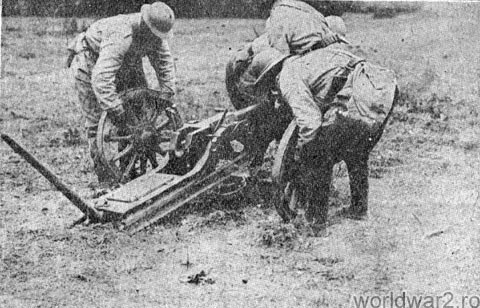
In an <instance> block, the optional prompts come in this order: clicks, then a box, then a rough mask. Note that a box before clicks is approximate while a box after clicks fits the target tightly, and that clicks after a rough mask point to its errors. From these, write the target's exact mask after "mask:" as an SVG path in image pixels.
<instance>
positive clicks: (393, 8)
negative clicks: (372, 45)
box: [347, 1, 423, 19]
mask: <svg viewBox="0 0 480 308" xmlns="http://www.w3.org/2000/svg"><path fill="white" fill-rule="evenodd" d="M422 6H423V4H422V3H421V2H410V1H352V2H351V5H350V7H349V8H348V9H347V10H348V11H349V12H352V13H363V14H373V18H376V19H380V18H393V17H395V16H398V15H400V14H410V13H414V12H416V11H418V10H420V9H421V8H422Z"/></svg>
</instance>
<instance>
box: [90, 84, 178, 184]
mask: <svg viewBox="0 0 480 308" xmlns="http://www.w3.org/2000/svg"><path fill="white" fill-rule="evenodd" d="M136 91H147V92H143V93H141V95H140V96H141V97H140V98H139V96H138V95H136V96H135V95H134V96H132V98H131V99H128V97H127V98H124V109H125V121H124V122H123V123H118V124H117V125H114V123H113V122H112V120H111V119H110V117H109V116H107V113H106V112H103V113H102V116H101V118H100V122H99V127H98V131H97V147H98V150H99V153H100V159H101V162H102V164H103V165H104V167H105V168H106V169H107V170H108V171H109V173H110V174H111V177H112V180H114V181H115V182H120V183H125V182H128V181H130V180H132V179H134V178H136V177H138V176H141V175H143V174H145V173H146V172H147V171H149V170H151V169H156V168H159V167H160V168H161V167H162V166H165V164H166V163H167V162H168V159H169V157H168V147H169V145H170V139H171V137H172V133H173V132H174V131H175V130H177V129H179V128H180V127H181V125H182V122H181V118H180V116H179V114H178V112H177V111H176V109H175V108H174V107H173V106H172V104H171V103H170V102H169V101H168V100H164V99H162V98H159V97H158V93H155V92H156V91H153V90H148V89H142V90H136ZM127 94H128V93H127Z"/></svg>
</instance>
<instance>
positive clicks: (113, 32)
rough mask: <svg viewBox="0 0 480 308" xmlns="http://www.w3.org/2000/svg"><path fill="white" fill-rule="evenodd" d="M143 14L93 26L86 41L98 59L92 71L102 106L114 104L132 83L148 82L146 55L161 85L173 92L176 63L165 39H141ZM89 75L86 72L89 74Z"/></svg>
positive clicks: (100, 21) (108, 19) (112, 18)
mask: <svg viewBox="0 0 480 308" xmlns="http://www.w3.org/2000/svg"><path fill="white" fill-rule="evenodd" d="M140 21H141V16H140V13H134V14H129V15H118V16H114V17H109V18H105V19H101V20H98V21H96V22H95V23H93V24H92V25H91V26H90V27H89V28H88V30H87V31H86V33H85V40H86V43H87V45H88V47H89V48H90V49H91V50H92V53H93V54H94V55H95V57H97V59H96V61H95V65H94V66H93V68H92V70H91V83H92V87H93V90H94V92H95V95H96V96H97V98H98V99H99V101H100V104H101V105H103V106H112V105H115V101H116V100H117V98H118V94H117V93H118V92H119V91H121V90H126V88H129V86H128V83H129V82H130V81H131V80H135V79H142V78H143V80H145V76H144V73H143V66H142V58H143V57H144V56H147V57H148V59H149V61H150V64H151V65H152V67H153V68H154V70H155V72H156V75H157V78H158V81H159V83H160V84H163V85H165V86H168V87H170V88H171V89H174V78H175V77H174V63H173V57H172V55H171V53H170V48H169V45H168V43H167V41H165V40H161V39H156V38H153V39H149V40H142V39H140V38H139V37H138V35H136V33H138V31H139V27H140ZM89 73H90V72H87V75H90V74H89Z"/></svg>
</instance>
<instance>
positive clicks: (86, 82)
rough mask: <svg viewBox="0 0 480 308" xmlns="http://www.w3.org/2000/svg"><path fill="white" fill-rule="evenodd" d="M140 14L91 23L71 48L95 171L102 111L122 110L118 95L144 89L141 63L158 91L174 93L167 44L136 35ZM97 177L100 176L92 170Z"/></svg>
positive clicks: (114, 111)
mask: <svg viewBox="0 0 480 308" xmlns="http://www.w3.org/2000/svg"><path fill="white" fill-rule="evenodd" d="M140 23H141V14H140V13H134V14H129V15H118V16H114V17H109V18H105V19H101V20H98V21H96V22H95V23H93V24H92V25H91V26H90V27H89V28H88V30H87V31H86V32H84V33H81V34H80V35H79V36H78V37H77V38H76V39H75V41H73V43H72V44H71V45H70V46H69V51H70V52H71V54H72V55H74V57H73V58H72V59H71V60H72V61H71V69H72V71H73V76H74V79H75V89H76V92H77V94H78V99H79V102H80V105H81V107H82V111H83V114H84V116H85V128H86V130H87V136H88V142H89V148H90V153H91V156H92V159H93V160H94V164H95V166H96V167H97V166H98V165H99V164H98V153H97V149H96V145H95V138H94V137H95V135H96V130H97V125H98V121H99V119H100V115H101V113H102V111H108V112H110V113H112V114H114V115H115V114H116V113H119V112H121V111H122V106H121V104H122V102H121V100H120V99H119V93H120V92H122V91H124V90H127V89H131V88H136V87H147V81H146V79H145V74H144V71H143V65H142V58H143V57H145V56H147V57H148V59H149V61H150V64H151V65H152V67H153V69H154V70H155V72H156V76H157V79H158V81H159V83H160V85H162V86H166V87H168V88H170V89H172V91H173V89H174V82H175V76H174V62H173V57H172V55H171V53H170V48H169V45H168V42H167V41H166V40H162V39H160V38H157V37H155V36H153V35H152V36H151V37H149V38H148V39H145V38H144V37H141V36H140V35H138V33H139V32H140ZM96 172H97V174H99V173H102V171H99V170H96Z"/></svg>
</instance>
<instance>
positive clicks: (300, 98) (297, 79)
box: [278, 63, 322, 144]
mask: <svg viewBox="0 0 480 308" xmlns="http://www.w3.org/2000/svg"><path fill="white" fill-rule="evenodd" d="M299 70H301V67H299V66H298V65H295V63H293V65H292V64H290V65H285V66H284V67H283V70H282V72H281V73H280V76H279V80H278V83H279V84H278V85H279V88H280V92H281V93H282V96H283V99H284V100H285V101H286V102H287V103H288V105H289V106H290V108H291V109H292V112H293V115H294V116H295V120H296V122H297V125H298V127H299V137H300V140H301V142H302V143H303V144H305V143H308V142H310V141H312V140H314V139H315V137H316V135H317V131H318V130H319V128H320V125H321V122H322V112H321V110H320V108H319V107H318V106H317V104H316V102H315V100H314V99H313V95H312V92H311V91H310V87H309V85H307V83H306V82H305V81H304V79H303V78H302V76H301V74H300V72H299Z"/></svg>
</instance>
